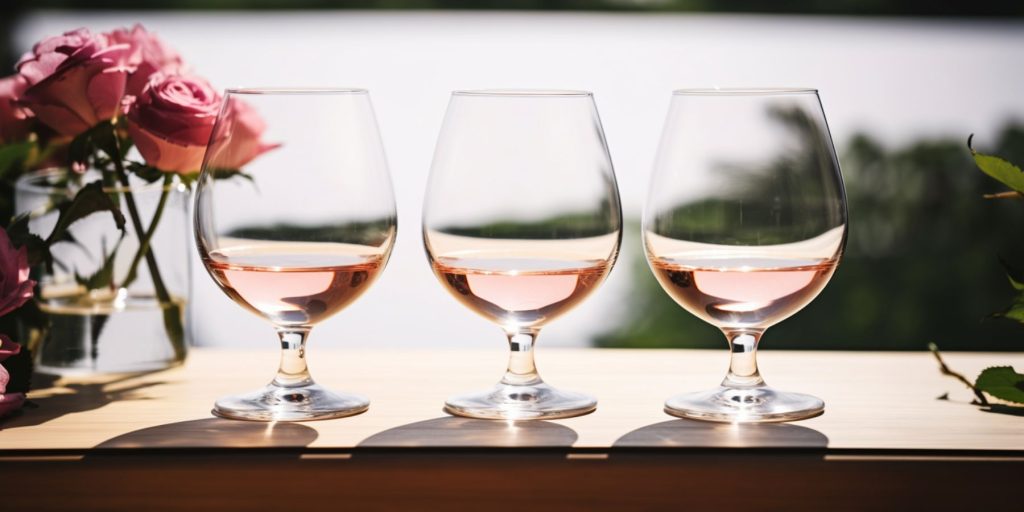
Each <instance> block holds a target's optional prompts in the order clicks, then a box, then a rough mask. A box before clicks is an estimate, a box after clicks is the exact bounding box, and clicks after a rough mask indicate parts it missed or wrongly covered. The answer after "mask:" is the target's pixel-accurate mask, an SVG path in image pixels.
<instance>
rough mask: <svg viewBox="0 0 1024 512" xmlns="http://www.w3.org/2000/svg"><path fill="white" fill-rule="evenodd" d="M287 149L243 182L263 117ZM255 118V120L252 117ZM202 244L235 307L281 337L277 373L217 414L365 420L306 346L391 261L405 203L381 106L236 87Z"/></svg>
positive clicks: (207, 177) (225, 111)
mask: <svg viewBox="0 0 1024 512" xmlns="http://www.w3.org/2000/svg"><path fill="white" fill-rule="evenodd" d="M253 112H258V113H259V115H261V116H262V118H263V120H264V122H265V125H266V132H265V134H264V137H263V138H264V140H266V141H270V142H272V143H276V144H278V147H277V148H276V149H274V150H272V151H269V152H267V153H266V154H264V155H262V156H261V157H260V158H258V159H257V160H255V161H254V162H252V163H251V164H249V165H247V166H246V167H245V172H246V176H244V177H239V176H233V174H234V173H235V171H236V170H235V169H232V168H231V165H232V164H231V162H234V161H236V160H237V158H238V155H237V152H238V151H251V150H252V148H247V147H246V143H247V140H249V139H251V131H252V130H251V127H252V123H253V121H252V113H253ZM247 118H248V119H247ZM195 211H196V213H195V215H196V217H195V219H196V243H197V245H198V247H199V253H200V256H201V257H202V261H203V264H204V265H205V266H206V269H207V271H209V273H210V276H211V277H212V278H213V280H214V281H215V282H216V283H217V284H218V285H219V286H220V288H221V290H223V291H224V293H226V294H227V295H228V297H230V298H231V299H232V300H234V301H235V302H236V303H238V304H239V305H240V306H242V307H244V308H245V309H247V310H249V311H251V312H253V313H255V314H257V315H259V316H261V317H263V318H264V319H266V320H268V321H269V322H270V323H271V324H272V325H273V326H274V328H275V329H277V333H278V336H279V338H280V340H281V363H280V367H279V369H278V371H277V376H276V377H274V379H273V381H271V382H270V384H268V385H267V386H266V387H264V388H262V389H259V390H257V391H254V392H251V393H247V394H243V395H235V396H228V397H224V398H221V399H219V400H217V403H216V406H215V407H214V409H213V412H214V414H216V415H218V416H222V417H226V418H236V419H246V420H260V421H302V420H317V419H326V418H336V417H341V416H349V415H352V414H358V413H360V412H363V411H365V410H366V409H367V407H369V401H368V400H367V399H366V398H363V397H361V396H357V395H352V394H347V393H335V392H332V391H329V390H327V389H325V388H323V387H321V386H320V385H318V384H316V383H315V382H313V379H312V378H311V377H310V374H309V370H308V368H307V364H306V339H307V337H308V336H309V333H310V330H311V329H312V328H313V326H314V325H316V324H318V323H319V322H321V321H323V320H325V319H327V318H328V317H330V316H332V315H334V314H335V313H337V312H339V311H341V310H342V309H344V308H345V307H346V306H348V305H349V304H350V303H352V302H353V301H354V300H356V298H358V297H359V296H360V295H362V294H363V293H364V292H365V291H366V290H367V289H368V288H369V287H370V285H371V284H372V283H373V282H374V280H375V279H376V278H377V276H378V275H380V273H381V271H382V270H383V269H384V266H385V264H386V263H387V260H388V257H389V255H390V254H391V248H392V245H393V244H394V240H395V230H396V222H395V201H394V195H393V192H392V187H391V179H390V177H389V176H388V169H387V163H386V160H385V157H384V150H383V147H382V145H381V141H380V136H379V133H378V130H377V122H376V119H375V118H374V114H373V109H372V107H371V105H370V97H369V94H368V93H367V92H366V91H365V90H361V89H234V90H228V92H227V94H226V95H225V97H224V105H223V107H222V109H221V113H220V115H219V117H218V119H217V124H216V126H215V127H214V131H213V135H212V137H211V139H210V145H209V147H208V148H207V153H206V160H205V162H204V163H203V171H202V174H201V176H200V178H199V186H198V190H197V193H196V210H195Z"/></svg>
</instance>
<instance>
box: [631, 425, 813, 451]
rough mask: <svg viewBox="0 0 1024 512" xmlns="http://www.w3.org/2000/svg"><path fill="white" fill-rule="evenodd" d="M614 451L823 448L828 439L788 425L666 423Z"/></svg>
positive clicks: (640, 432) (639, 433) (634, 435)
mask: <svg viewBox="0 0 1024 512" xmlns="http://www.w3.org/2000/svg"><path fill="white" fill-rule="evenodd" d="M613 446H615V447H634V448H670V447H671V448H825V447H827V446H828V437H826V436H825V434H822V433H821V432H818V431H817V430H814V429H812V428H807V427H801V426H799V425H791V424H788V423H753V424H747V425H741V424H733V423H711V422H705V421H696V420H685V419H678V420H669V421H663V422H661V423H655V424H653V425H648V426H646V427H642V428H638V429H636V430H634V431H632V432H629V433H627V434H626V435H624V436H622V437H620V438H619V439H617V440H616V441H615V444H614V445H613Z"/></svg>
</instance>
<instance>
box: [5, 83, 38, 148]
mask: <svg viewBox="0 0 1024 512" xmlns="http://www.w3.org/2000/svg"><path fill="white" fill-rule="evenodd" d="M25 89H28V81H26V80H25V78H24V77H23V76H21V75H11V76H9V77H5V78H0V144H10V143H12V142H21V141H23V140H25V139H26V138H27V137H28V134H29V131H30V130H31V128H32V112H30V111H29V110H28V109H25V108H24V107H22V106H20V105H19V104H18V101H19V100H20V98H21V96H22V95H23V94H24V93H25Z"/></svg>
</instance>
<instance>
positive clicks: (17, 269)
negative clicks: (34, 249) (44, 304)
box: [0, 228, 36, 316]
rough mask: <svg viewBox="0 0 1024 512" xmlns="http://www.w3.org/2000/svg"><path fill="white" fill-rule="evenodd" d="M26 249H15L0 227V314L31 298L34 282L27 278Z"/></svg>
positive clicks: (8, 311)
mask: <svg viewBox="0 0 1024 512" xmlns="http://www.w3.org/2000/svg"><path fill="white" fill-rule="evenodd" d="M28 270H29V269H28V249H27V248H25V247H22V248H20V249H15V248H14V245H13V244H11V239H10V238H8V236H7V231H6V230H4V229H3V228H0V316H4V315H6V314H7V313H10V312H11V311H14V310H15V309H18V308H20V307H21V305H22V304H24V303H25V301H27V300H29V299H31V298H32V291H33V289H34V288H35V286H36V282H35V281H33V280H31V279H29V278H28Z"/></svg>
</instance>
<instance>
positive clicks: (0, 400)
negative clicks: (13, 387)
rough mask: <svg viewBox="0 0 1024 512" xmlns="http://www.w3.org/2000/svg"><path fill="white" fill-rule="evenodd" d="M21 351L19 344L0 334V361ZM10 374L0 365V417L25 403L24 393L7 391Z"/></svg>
mask: <svg viewBox="0 0 1024 512" xmlns="http://www.w3.org/2000/svg"><path fill="white" fill-rule="evenodd" d="M18 352H21V345H18V344H17V343H15V342H13V341H11V339H10V338H8V337H7V335H5V334H0V362H3V360H4V359H7V358H8V357H11V356H15V355H18ZM10 380H11V375H10V374H9V373H7V368H4V367H3V365H0V417H3V416H5V415H6V414H7V413H9V412H11V411H14V410H17V409H19V408H20V407H21V405H22V404H24V403H25V393H7V383H8V382H10Z"/></svg>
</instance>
